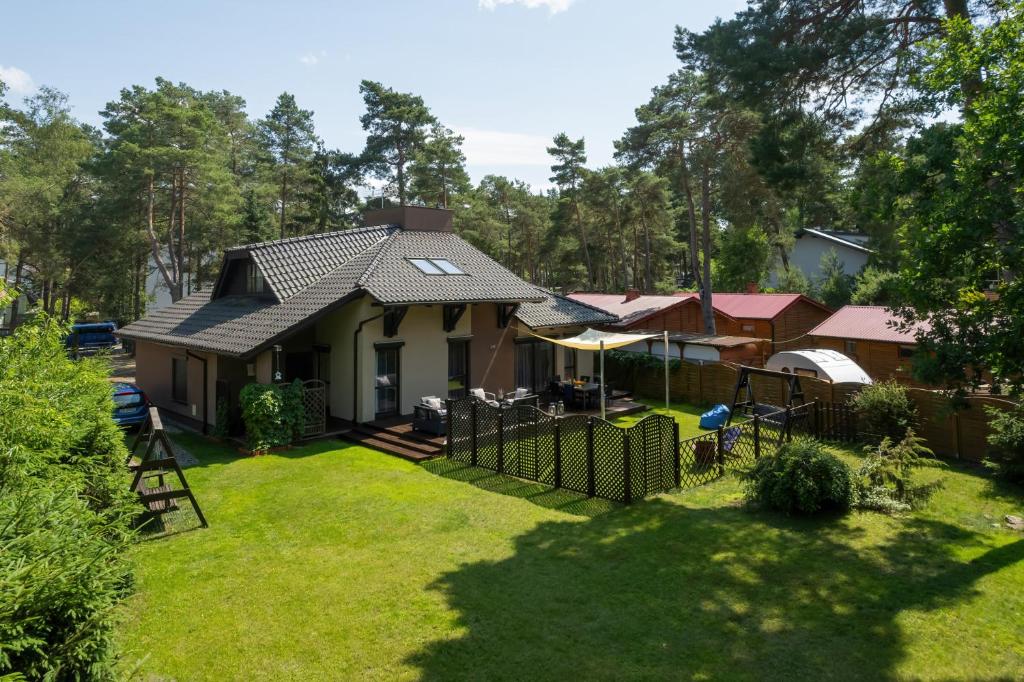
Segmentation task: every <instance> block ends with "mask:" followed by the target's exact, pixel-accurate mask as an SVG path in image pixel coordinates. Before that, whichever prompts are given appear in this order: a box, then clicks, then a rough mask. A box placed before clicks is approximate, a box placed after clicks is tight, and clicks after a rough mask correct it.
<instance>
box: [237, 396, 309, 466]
mask: <svg viewBox="0 0 1024 682" xmlns="http://www.w3.org/2000/svg"><path fill="white" fill-rule="evenodd" d="M239 400H240V401H241V404H242V420H243V421H244V422H245V437H246V440H247V442H248V443H249V449H251V450H266V449H267V448H273V447H278V446H281V445H288V444H289V443H291V442H293V441H295V440H298V438H299V436H301V434H302V426H303V418H304V414H305V412H304V407H303V404H302V382H301V381H299V380H298V379H296V380H295V381H293V382H292V383H291V384H290V385H287V386H284V387H283V388H282V387H281V386H278V385H276V384H248V385H246V386H244V387H243V388H242V391H241V393H240V394H239Z"/></svg>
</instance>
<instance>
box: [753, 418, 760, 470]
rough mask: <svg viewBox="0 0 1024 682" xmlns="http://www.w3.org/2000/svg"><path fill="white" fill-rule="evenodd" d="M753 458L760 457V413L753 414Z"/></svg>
mask: <svg viewBox="0 0 1024 682" xmlns="http://www.w3.org/2000/svg"><path fill="white" fill-rule="evenodd" d="M754 459H761V415H759V414H755V415H754Z"/></svg>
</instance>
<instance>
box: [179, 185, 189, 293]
mask: <svg viewBox="0 0 1024 682" xmlns="http://www.w3.org/2000/svg"><path fill="white" fill-rule="evenodd" d="M186 191H187V190H186V187H185V171H184V170H182V171H181V178H180V181H179V182H178V192H179V195H178V273H179V274H178V298H181V296H182V289H183V286H184V284H185V282H186V281H187V279H188V274H187V273H186V272H185V195H186Z"/></svg>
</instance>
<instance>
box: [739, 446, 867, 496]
mask: <svg viewBox="0 0 1024 682" xmlns="http://www.w3.org/2000/svg"><path fill="white" fill-rule="evenodd" d="M745 479H746V481H745V483H746V490H745V493H746V499H747V501H748V502H750V503H753V504H755V505H757V506H760V507H763V508H766V509H775V510H778V511H782V512H786V513H787V514H816V513H818V512H825V511H845V510H847V509H849V508H850V507H851V506H853V503H854V486H853V476H852V474H851V472H850V468H849V467H848V466H847V465H846V464H845V463H844V462H843V461H842V460H841V459H839V458H838V457H836V456H835V455H833V454H832V453H830V452H828V451H827V450H826V449H825V447H824V446H823V445H822V444H821V443H819V442H818V441H816V440H814V439H812V438H796V439H794V440H793V441H792V442H791V443H786V444H785V445H783V446H782V447H781V448H779V451H778V453H776V454H775V455H771V456H764V457H761V458H760V459H758V460H757V462H755V463H754V466H753V467H752V468H751V469H750V471H748V472H747V473H746V475H745Z"/></svg>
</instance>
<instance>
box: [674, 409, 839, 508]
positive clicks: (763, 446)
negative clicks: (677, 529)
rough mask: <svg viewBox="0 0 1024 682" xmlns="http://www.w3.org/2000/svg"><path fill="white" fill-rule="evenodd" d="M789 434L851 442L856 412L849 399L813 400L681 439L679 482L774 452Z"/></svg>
mask: <svg viewBox="0 0 1024 682" xmlns="http://www.w3.org/2000/svg"><path fill="white" fill-rule="evenodd" d="M795 436H811V437H813V438H817V439H819V440H825V441H835V442H841V443H852V442H855V441H857V440H858V431H857V421H856V414H855V413H854V411H853V409H852V408H850V406H849V405H846V404H842V405H834V404H832V403H823V402H821V401H818V400H815V401H813V402H810V403H807V404H804V405H799V406H797V407H793V408H790V409H782V410H778V411H777V412H771V413H768V414H763V415H756V416H754V417H752V418H750V419H747V420H746V421H742V422H739V423H736V424H733V425H732V426H728V427H722V428H719V429H717V430H715V431H709V432H708V433H705V434H701V435H700V436H695V437H693V438H689V439H687V440H684V441H682V442H681V443H680V444H679V448H680V458H679V459H680V466H681V471H680V481H681V485H682V487H684V488H689V487H695V486H699V485H703V484H705V483H709V482H711V481H713V480H715V479H717V478H719V477H721V476H723V475H724V474H725V472H726V469H730V468H731V469H744V468H747V467H749V466H750V465H752V464H753V463H754V461H755V460H757V459H758V458H760V457H761V456H762V455H770V454H774V453H775V452H776V451H777V450H778V449H779V447H781V446H782V444H783V443H786V442H789V441H791V440H792V439H793V437H795Z"/></svg>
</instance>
